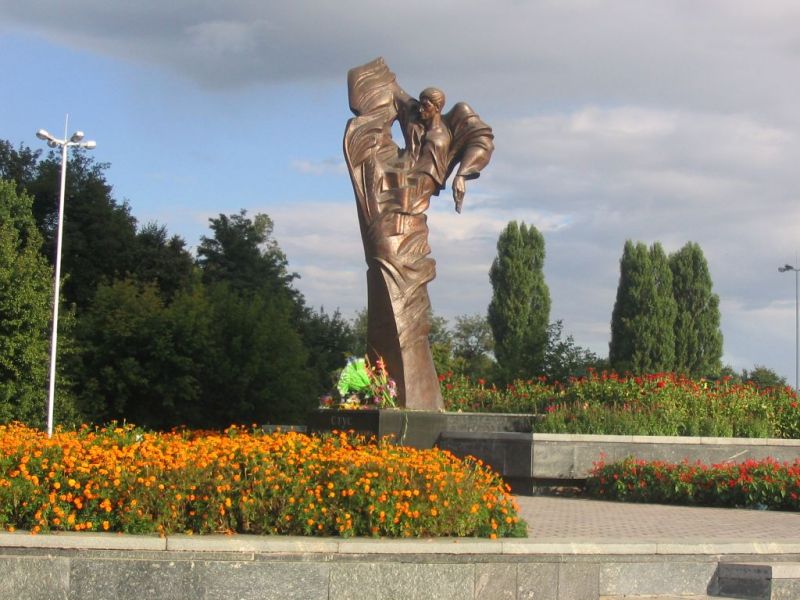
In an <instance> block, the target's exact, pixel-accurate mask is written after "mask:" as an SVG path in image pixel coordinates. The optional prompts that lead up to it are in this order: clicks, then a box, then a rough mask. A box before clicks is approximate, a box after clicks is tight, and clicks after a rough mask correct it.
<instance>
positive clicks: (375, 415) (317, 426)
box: [308, 408, 445, 448]
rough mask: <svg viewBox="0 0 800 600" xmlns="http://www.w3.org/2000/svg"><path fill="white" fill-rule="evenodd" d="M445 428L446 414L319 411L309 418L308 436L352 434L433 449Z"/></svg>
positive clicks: (322, 409)
mask: <svg viewBox="0 0 800 600" xmlns="http://www.w3.org/2000/svg"><path fill="white" fill-rule="evenodd" d="M444 426H445V414H444V413H442V412H436V411H424V410H400V409H396V408H387V409H363V410H339V409H328V408H320V409H318V410H316V411H314V412H313V413H311V415H310V416H309V418H308V433H326V432H331V431H353V432H354V433H356V434H359V435H365V436H374V437H376V438H378V439H382V438H385V437H387V436H388V437H390V439H391V440H392V441H393V442H394V443H396V444H401V445H403V446H411V447H412V448H433V446H434V445H435V444H436V441H437V440H438V439H439V434H440V433H441V432H442V430H443V429H444Z"/></svg>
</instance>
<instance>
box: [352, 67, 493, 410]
mask: <svg viewBox="0 0 800 600" xmlns="http://www.w3.org/2000/svg"><path fill="white" fill-rule="evenodd" d="M347 86H348V93H349V100H350V109H351V110H352V111H353V113H354V114H355V115H356V116H355V117H354V118H352V119H350V120H349V121H348V122H347V128H346V129H345V134H344V156H345V160H346V162H347V168H348V169H349V171H350V178H351V180H352V183H353V190H354V191H355V196H356V204H357V208H358V222H359V225H360V227H361V239H362V241H363V242H364V256H365V258H366V261H367V295H368V305H367V347H368V352H369V355H370V357H371V359H373V360H377V358H378V357H379V356H380V357H383V359H384V360H385V361H386V365H387V367H388V370H389V373H390V375H391V376H392V377H393V378H394V379H395V381H396V382H397V391H398V404H399V405H400V406H403V407H405V408H409V409H418V410H439V409H441V408H443V404H442V396H441V393H440V392H439V381H438V379H437V377H436V371H435V369H434V366H433V359H432V357H431V351H430V345H429V343H428V332H429V331H430V321H429V318H428V313H429V309H430V300H429V298H428V289H427V285H428V282H429V281H431V280H433V278H434V277H435V276H436V262H435V261H434V260H433V259H432V258H430V256H429V254H430V252H431V250H430V247H429V246H428V225H427V216H426V215H425V210H426V209H427V208H428V206H429V205H430V200H431V196H438V194H439V191H440V190H441V189H443V188H444V186H445V182H446V181H447V178H448V177H449V176H450V175H451V174H452V173H453V171H455V176H454V178H453V198H454V201H455V209H456V211H458V212H461V205H462V201H463V198H464V191H465V181H466V180H469V179H475V178H477V177H478V175H479V174H480V171H481V169H483V168H484V167H485V166H486V165H487V164H488V162H489V159H490V157H491V155H492V151H493V150H494V144H493V141H492V140H493V139H494V136H493V135H492V130H491V128H490V127H489V126H488V125H486V123H484V122H483V121H481V119H480V118H479V117H478V115H477V114H476V113H475V112H474V111H473V110H472V108H470V107H469V105H467V104H465V103H463V102H459V103H457V104H455V105H454V106H453V108H452V109H451V110H450V111H449V112H447V113H442V108H443V106H444V102H445V97H444V93H443V92H442V91H441V90H438V89H436V88H427V89H425V90H423V92H422V93H421V94H420V97H419V99H415V98H412V97H411V96H409V95H408V94H407V93H406V92H404V91H403V90H402V89H401V88H400V87H399V86H398V84H397V81H396V78H395V75H394V73H392V72H391V71H390V70H389V68H388V67H387V66H386V64H385V63H384V61H383V59H382V58H378V59H375V60H373V61H372V62H370V63H367V64H365V65H363V66H360V67H356V68H354V69H351V70H350V71H349V72H348V74H347ZM395 121H397V122H399V124H400V128H401V130H402V132H403V138H404V143H405V147H404V148H401V147H400V146H398V145H397V144H396V143H395V141H394V140H393V139H392V124H393V123H394V122H395ZM456 167H457V169H456Z"/></svg>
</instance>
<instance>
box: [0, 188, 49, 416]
mask: <svg viewBox="0 0 800 600" xmlns="http://www.w3.org/2000/svg"><path fill="white" fill-rule="evenodd" d="M15 188H16V186H15V184H14V183H13V182H10V181H4V180H0V422H2V423H7V422H9V421H11V420H20V421H24V422H26V423H31V424H34V425H38V426H41V424H42V423H43V422H44V414H45V410H44V409H45V399H46V397H47V365H48V362H49V358H48V357H49V348H50V345H49V333H50V306H51V302H50V298H51V294H52V287H51V286H52V280H51V277H52V272H51V270H50V267H49V265H48V264H47V260H46V259H44V257H42V255H41V254H40V253H39V249H40V247H41V245H42V238H41V236H40V235H39V232H38V230H37V229H36V225H35V223H34V220H33V215H32V213H31V206H32V199H31V198H30V197H29V196H27V195H25V194H19V195H18V194H17V192H16V189H15Z"/></svg>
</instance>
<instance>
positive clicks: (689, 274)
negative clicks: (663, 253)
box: [669, 242, 722, 377]
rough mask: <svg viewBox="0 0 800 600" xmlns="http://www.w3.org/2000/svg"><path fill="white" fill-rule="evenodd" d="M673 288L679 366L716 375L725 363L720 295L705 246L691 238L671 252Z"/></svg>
mask: <svg viewBox="0 0 800 600" xmlns="http://www.w3.org/2000/svg"><path fill="white" fill-rule="evenodd" d="M669 266H670V268H671V270H672V289H673V294H674V296H675V301H676V303H677V316H676V318H675V369H676V370H677V371H680V372H683V373H686V374H688V375H691V376H693V377H703V376H709V375H716V374H717V373H719V370H720V369H721V367H722V362H721V358H722V332H721V331H720V313H719V296H717V295H716V294H715V293H713V292H712V291H711V287H712V284H711V275H710V273H709V271H708V263H707V262H706V259H705V256H704V255H703V250H702V249H701V248H700V246H699V245H698V244H695V243H692V242H689V243H687V244H686V245H685V246H684V247H683V248H681V249H680V250H679V251H678V252H675V253H674V254H672V255H670V257H669Z"/></svg>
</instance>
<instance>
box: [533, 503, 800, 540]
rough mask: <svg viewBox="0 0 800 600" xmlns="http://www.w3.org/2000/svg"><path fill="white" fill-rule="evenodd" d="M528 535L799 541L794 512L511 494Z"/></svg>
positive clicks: (797, 516) (799, 529)
mask: <svg viewBox="0 0 800 600" xmlns="http://www.w3.org/2000/svg"><path fill="white" fill-rule="evenodd" d="M517 502H518V503H519V506H520V514H521V516H522V517H523V518H524V519H525V520H526V521H527V522H528V535H529V536H530V539H531V540H532V541H534V540H538V541H541V542H544V541H556V540H557V541H560V542H581V541H584V542H599V543H607V542H618V543H620V542H621V543H632V542H680V543H702V544H708V543H727V542H776V543H793V544H797V543H798V542H800V513H796V512H778V511H760V510H745V509H734V508H697V507H685V506H666V505H661V504H634V503H625V502H605V501H600V500H584V499H575V498H564V497H549V496H534V497H530V496H517Z"/></svg>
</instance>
